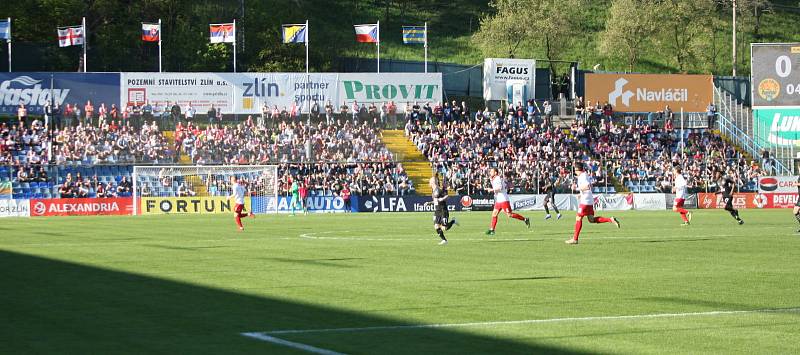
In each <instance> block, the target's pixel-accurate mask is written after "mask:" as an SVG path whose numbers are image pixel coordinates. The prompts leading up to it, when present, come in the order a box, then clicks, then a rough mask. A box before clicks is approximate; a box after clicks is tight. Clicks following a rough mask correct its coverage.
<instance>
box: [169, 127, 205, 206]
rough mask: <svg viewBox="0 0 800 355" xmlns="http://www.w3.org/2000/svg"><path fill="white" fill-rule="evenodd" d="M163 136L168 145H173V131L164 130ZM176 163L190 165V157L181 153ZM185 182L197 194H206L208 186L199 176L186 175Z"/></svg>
mask: <svg viewBox="0 0 800 355" xmlns="http://www.w3.org/2000/svg"><path fill="white" fill-rule="evenodd" d="M164 136H165V137H167V144H169V146H170V147H174V146H175V132H174V131H165V132H164ZM178 164H180V165H192V157H190V156H189V155H188V154H181V156H180V160H178ZM186 184H187V185H188V186H189V187H190V188H191V189H192V190H193V191H194V192H195V193H197V196H208V187H207V186H206V183H205V181H203V179H202V178H201V177H200V176H197V175H189V176H187V177H186Z"/></svg>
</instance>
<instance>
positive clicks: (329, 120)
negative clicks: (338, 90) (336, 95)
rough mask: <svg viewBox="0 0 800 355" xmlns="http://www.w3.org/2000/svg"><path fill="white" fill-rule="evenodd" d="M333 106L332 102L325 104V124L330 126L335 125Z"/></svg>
mask: <svg viewBox="0 0 800 355" xmlns="http://www.w3.org/2000/svg"><path fill="white" fill-rule="evenodd" d="M333 109H334V107H333V104H332V103H331V100H328V103H327V104H325V123H326V124H327V125H328V126H330V125H332V124H333V122H334V121H333Z"/></svg>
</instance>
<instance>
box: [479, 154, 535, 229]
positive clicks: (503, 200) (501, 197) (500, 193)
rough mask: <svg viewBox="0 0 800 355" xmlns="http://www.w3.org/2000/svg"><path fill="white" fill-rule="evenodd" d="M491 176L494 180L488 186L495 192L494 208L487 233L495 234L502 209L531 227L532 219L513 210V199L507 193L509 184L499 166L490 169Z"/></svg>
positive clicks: (507, 214) (509, 215) (489, 189)
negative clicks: (498, 168)
mask: <svg viewBox="0 0 800 355" xmlns="http://www.w3.org/2000/svg"><path fill="white" fill-rule="evenodd" d="M489 178H490V179H491V181H492V187H490V188H488V189H487V191H490V192H492V193H494V209H493V210H492V224H491V225H490V226H489V230H487V231H486V235H494V229H495V227H496V226H497V215H498V214H500V211H503V212H505V213H506V216H508V217H510V218H514V219H518V220H520V221H523V222H525V225H526V226H527V227H528V228H530V227H531V221H530V219H528V218H525V217H522V216H520V215H519V214H516V213H514V212H512V211H511V201H510V200H509V198H508V193H507V191H508V186H507V185H506V181H505V179H503V177H502V176H500V173H499V171H498V170H497V168H491V169H489Z"/></svg>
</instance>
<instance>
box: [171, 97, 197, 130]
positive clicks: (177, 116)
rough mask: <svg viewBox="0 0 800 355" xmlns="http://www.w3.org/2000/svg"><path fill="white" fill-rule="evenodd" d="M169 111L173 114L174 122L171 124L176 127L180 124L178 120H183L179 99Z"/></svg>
mask: <svg viewBox="0 0 800 355" xmlns="http://www.w3.org/2000/svg"><path fill="white" fill-rule="evenodd" d="M190 104H191V103H190ZM169 111H170V113H171V114H172V123H171V124H170V128H172V127H175V125H177V124H178V121H180V120H181V107H180V105H178V102H177V101H175V102H174V103H173V104H172V108H170V110H169ZM193 114H194V113H193Z"/></svg>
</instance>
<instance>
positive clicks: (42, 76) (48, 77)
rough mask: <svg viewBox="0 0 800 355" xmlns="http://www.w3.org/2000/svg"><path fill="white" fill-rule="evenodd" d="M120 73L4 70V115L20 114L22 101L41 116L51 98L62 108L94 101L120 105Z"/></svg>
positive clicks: (0, 78) (0, 103)
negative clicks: (7, 71)
mask: <svg viewBox="0 0 800 355" xmlns="http://www.w3.org/2000/svg"><path fill="white" fill-rule="evenodd" d="M119 78H120V74H119V73H47V72H41V73H26V72H12V73H0V115H3V114H5V115H16V114H17V108H19V105H20V104H23V105H25V107H26V108H27V109H28V113H29V114H33V115H41V114H43V113H44V107H45V105H46V104H47V101H48V100H49V101H50V102H51V103H55V104H56V105H58V106H59V107H62V109H63V107H64V106H66V104H73V105H74V104H79V105H81V107H83V105H85V104H86V101H88V100H91V101H92V104H93V105H94V106H95V107H100V104H101V103H105V104H106V107H111V105H112V104H116V105H117V106H119V103H120V100H119V97H120V89H119V84H120V81H119Z"/></svg>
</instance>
